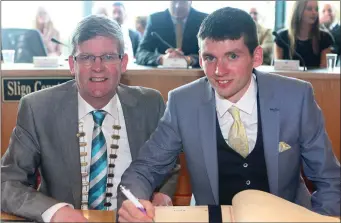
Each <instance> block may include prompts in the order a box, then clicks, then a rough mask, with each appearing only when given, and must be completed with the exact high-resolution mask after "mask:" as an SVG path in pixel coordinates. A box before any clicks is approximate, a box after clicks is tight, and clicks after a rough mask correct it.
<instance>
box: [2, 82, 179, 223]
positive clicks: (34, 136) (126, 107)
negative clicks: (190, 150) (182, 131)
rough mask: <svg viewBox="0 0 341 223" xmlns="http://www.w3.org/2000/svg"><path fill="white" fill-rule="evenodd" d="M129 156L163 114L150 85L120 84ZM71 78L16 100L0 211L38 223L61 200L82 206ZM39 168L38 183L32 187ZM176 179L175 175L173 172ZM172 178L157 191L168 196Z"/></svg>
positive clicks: (173, 185)
mask: <svg viewBox="0 0 341 223" xmlns="http://www.w3.org/2000/svg"><path fill="white" fill-rule="evenodd" d="M117 95H118V97H119V98H120V101H121V105H122V110H123V114H124V120H125V124H126V130H127V135H128V142H129V148H130V152H131V157H132V160H134V159H136V157H137V155H138V153H139V150H140V147H141V146H142V145H143V144H144V142H145V141H147V140H148V138H149V136H150V135H151V134H152V132H153V131H154V130H155V128H156V126H157V124H158V122H159V119H160V118H161V116H162V115H163V112H164V109H165V104H164V101H163V99H162V96H161V94H160V93H159V92H158V91H156V90H153V89H148V88H143V87H130V86H125V85H121V84H120V85H119V86H118V88H117ZM77 111H78V100H77V87H76V84H75V81H74V80H72V81H69V82H66V83H64V84H61V85H58V86H56V87H51V88H48V89H44V90H40V91H37V92H34V93H32V94H28V95H26V96H25V97H23V98H22V99H21V101H20V104H19V108H18V118H17V124H16V127H15V129H14V131H13V133H12V136H11V140H10V143H9V147H8V149H7V151H6V153H5V154H4V156H3V157H2V159H1V210H2V211H5V212H8V213H11V214H15V215H18V216H23V217H25V218H28V219H32V220H35V221H39V222H40V221H42V217H41V215H42V213H43V212H44V211H46V210H47V209H48V208H49V207H51V206H53V205H55V204H57V203H59V202H66V203H70V204H72V205H74V207H75V208H77V209H79V208H80V207H81V193H82V191H81V188H82V186H81V182H82V178H81V174H80V169H81V168H80V167H81V166H80V156H79V139H78V138H77V136H76V133H77V132H78V112H77ZM37 167H39V169H40V173H41V185H40V188H39V191H37V190H35V189H34V188H33V185H34V184H35V170H36V168H37ZM173 176H175V177H177V174H175V175H173ZM175 189H176V178H174V177H171V178H170V179H168V182H167V183H166V184H165V185H164V186H162V187H161V189H160V192H163V193H166V194H168V195H169V196H170V197H172V195H173V193H174V192H175Z"/></svg>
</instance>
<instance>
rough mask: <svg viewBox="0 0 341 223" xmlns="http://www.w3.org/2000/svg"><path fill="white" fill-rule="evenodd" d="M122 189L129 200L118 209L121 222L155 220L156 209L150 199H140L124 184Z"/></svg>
mask: <svg viewBox="0 0 341 223" xmlns="http://www.w3.org/2000/svg"><path fill="white" fill-rule="evenodd" d="M120 190H121V192H122V193H123V194H124V195H125V196H126V197H127V198H128V200H125V201H124V202H123V203H122V207H121V208H120V209H119V210H118V214H119V218H118V220H119V222H154V221H153V218H154V215H155V209H154V207H153V205H152V203H151V202H150V201H148V200H138V199H137V198H136V197H135V196H134V195H133V194H132V193H131V192H130V190H128V189H126V188H125V187H124V186H122V185H120Z"/></svg>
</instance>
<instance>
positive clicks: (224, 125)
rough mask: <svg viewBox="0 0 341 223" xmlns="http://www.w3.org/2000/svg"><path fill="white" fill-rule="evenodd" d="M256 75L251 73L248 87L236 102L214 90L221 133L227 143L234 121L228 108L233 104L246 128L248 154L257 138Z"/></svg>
mask: <svg viewBox="0 0 341 223" xmlns="http://www.w3.org/2000/svg"><path fill="white" fill-rule="evenodd" d="M255 78H256V76H255V75H254V74H253V75H252V78H251V82H250V85H249V88H248V89H247V91H246V92H245V94H244V95H243V96H242V98H241V99H240V100H239V101H238V102H237V103H235V104H234V103H232V102H230V101H229V100H226V99H224V98H222V97H221V96H220V95H218V94H217V92H215V99H216V110H217V116H218V121H219V126H220V129H221V133H222V135H223V137H224V139H225V141H226V143H227V144H228V135H229V132H230V129H231V126H232V124H233V122H234V119H233V117H232V115H231V114H230V113H229V112H228V109H229V108H230V107H232V106H233V105H234V106H235V107H237V108H239V110H240V119H241V121H242V122H243V125H244V127H245V130H246V135H247V138H248V142H249V154H250V153H251V152H252V150H253V149H254V147H255V145H256V140H257V130H258V129H257V123H258V117H257V113H258V112H257V84H256V79H255Z"/></svg>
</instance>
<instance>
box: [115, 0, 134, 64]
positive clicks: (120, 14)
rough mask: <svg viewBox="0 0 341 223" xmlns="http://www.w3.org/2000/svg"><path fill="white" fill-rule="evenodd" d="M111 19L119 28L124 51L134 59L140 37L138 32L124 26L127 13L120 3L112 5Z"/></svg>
mask: <svg viewBox="0 0 341 223" xmlns="http://www.w3.org/2000/svg"><path fill="white" fill-rule="evenodd" d="M112 18H113V19H114V20H116V22H117V23H118V24H119V25H120V26H121V29H122V32H123V38H124V51H125V52H126V53H127V54H128V56H129V58H131V59H132V58H134V57H135V54H136V50H137V47H138V46H139V43H140V35H139V33H138V32H136V31H134V30H131V29H129V28H128V27H127V26H125V24H124V23H125V21H126V19H127V13H126V9H125V7H124V4H123V3H122V2H114V3H113V5H112Z"/></svg>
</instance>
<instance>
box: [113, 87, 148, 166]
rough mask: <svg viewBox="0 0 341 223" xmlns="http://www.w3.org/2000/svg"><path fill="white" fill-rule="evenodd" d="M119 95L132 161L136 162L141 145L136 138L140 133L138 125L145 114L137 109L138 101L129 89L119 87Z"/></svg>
mask: <svg viewBox="0 0 341 223" xmlns="http://www.w3.org/2000/svg"><path fill="white" fill-rule="evenodd" d="M117 95H118V97H119V99H120V102H121V105H122V111H123V116H124V122H125V125H126V129H127V136H128V142H129V148H130V154H131V158H132V160H135V159H136V157H137V155H138V152H139V144H138V141H137V139H136V138H135V136H136V137H138V135H137V134H136V133H137V132H138V131H136V130H137V128H138V126H137V125H136V123H139V119H141V117H143V114H141V110H139V109H135V107H136V106H137V100H136V98H135V97H134V96H133V95H131V94H130V93H129V91H128V88H125V87H122V86H121V85H119V86H118V88H117ZM134 133H135V134H134Z"/></svg>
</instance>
